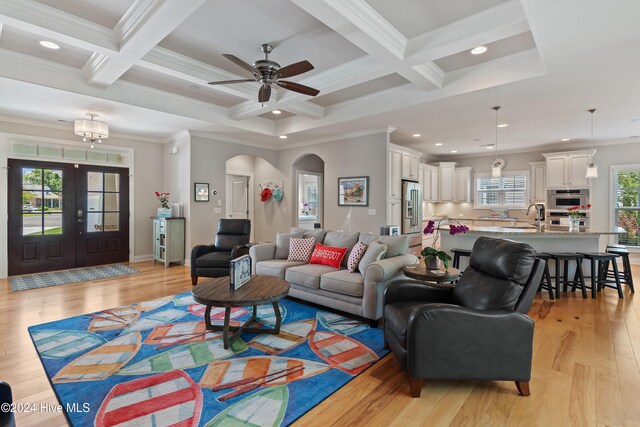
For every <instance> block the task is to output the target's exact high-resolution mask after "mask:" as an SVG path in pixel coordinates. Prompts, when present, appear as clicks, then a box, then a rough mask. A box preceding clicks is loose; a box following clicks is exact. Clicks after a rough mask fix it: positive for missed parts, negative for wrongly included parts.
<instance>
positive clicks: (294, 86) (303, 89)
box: [278, 80, 320, 96]
mask: <svg viewBox="0 0 640 427" xmlns="http://www.w3.org/2000/svg"><path fill="white" fill-rule="evenodd" d="M278 86H280V87H282V88H285V89H288V90H292V91H294V92H298V93H301V94H303V95H310V96H316V95H317V94H319V93H320V91H319V90H318V89H314V88H312V87H309V86H305V85H301V84H300V83H294V82H288V81H285V80H280V81H278Z"/></svg>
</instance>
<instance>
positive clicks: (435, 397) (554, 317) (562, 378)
mask: <svg viewBox="0 0 640 427" xmlns="http://www.w3.org/2000/svg"><path fill="white" fill-rule="evenodd" d="M133 266H134V267H135V268H137V269H139V270H141V271H142V273H141V274H137V275H132V276H126V277H121V278H115V279H108V280H101V281H95V282H83V283H78V284H69V285H63V286H56V287H50V288H45V289H37V290H31V291H22V292H11V291H10V290H9V284H8V281H7V280H0V325H1V328H2V329H1V331H2V332H0V379H2V380H4V381H7V382H8V383H10V384H11V385H12V388H13V393H14V400H15V401H16V402H21V403H29V404H34V403H35V404H36V405H37V407H40V404H41V403H50V404H52V405H53V404H57V401H56V398H55V396H54V394H53V391H52V390H51V387H50V385H49V382H48V381H47V378H46V376H45V373H44V370H43V368H42V365H41V364H40V361H39V359H38V357H37V355H36V352H35V350H34V348H33V345H32V343H31V339H30V338H29V335H28V333H27V327H28V326H30V325H35V324H39V323H44V322H49V321H52V320H58V319H62V318H66V317H70V316H75V315H80V314H84V313H88V312H92V311H97V310H101V309H105V308H111V307H116V306H119V305H123V304H130V303H135V302H140V301H145V300H149V299H154V298H157V297H160V296H164V295H170V294H174V293H178V292H183V291H187V290H189V289H191V284H190V278H189V270H188V268H186V267H180V266H174V267H170V268H168V269H165V268H163V267H160V266H159V265H158V266H154V265H153V264H152V263H151V262H145V263H137V264H133ZM634 268H635V270H634V273H635V277H636V278H638V280H637V282H636V283H638V284H639V285H638V286H640V268H638V267H634ZM639 295H640V292H639ZM545 297H546V294H545ZM634 297H635V298H634ZM529 314H530V315H531V316H532V317H533V318H534V319H535V322H536V329H535V343H534V357H533V374H532V375H533V377H532V379H531V396H530V397H521V396H518V394H517V392H516V389H515V386H514V384H513V383H512V382H490V381H486V382H473V381H430V382H426V384H425V385H424V388H423V390H422V397H420V398H419V399H413V398H411V397H409V389H408V384H407V381H406V377H405V374H404V373H403V372H401V371H400V369H399V368H398V365H397V363H396V361H395V360H394V359H393V356H391V355H388V356H386V357H385V358H383V359H382V360H381V361H380V362H378V363H377V364H376V365H374V366H373V367H372V368H370V369H368V370H367V371H366V372H365V373H363V374H362V375H360V376H359V377H357V378H356V379H354V380H353V381H351V382H350V383H349V384H347V385H346V386H345V387H343V388H342V389H340V390H339V391H338V392H336V393H335V394H334V395H333V396H331V397H329V398H328V399H326V400H325V401H324V402H322V403H321V404H320V405H318V406H317V407H316V408H314V409H313V410H312V411H310V412H309V413H307V414H306V415H305V416H304V417H303V418H301V419H300V420H299V421H298V422H297V423H296V425H298V426H329V425H339V426H341V427H342V426H346V425H357V426H363V425H374V426H377V425H380V426H389V425H391V426H413V425H425V426H437V425H442V426H446V425H465V426H475V425H491V426H506V425H512V426H533V425H544V426H561V425H590V426H595V425H608V426H625V425H627V426H640V297H638V296H634V295H632V294H630V292H629V290H628V289H625V298H624V299H623V300H620V299H618V296H617V294H616V292H615V290H613V289H607V290H606V292H605V295H604V297H602V296H601V295H599V298H598V299H597V300H592V299H590V298H589V299H587V300H583V299H582V298H581V297H576V296H574V295H568V296H564V297H563V298H562V299H561V300H559V301H556V302H551V301H549V300H548V299H542V298H540V297H539V296H538V297H537V298H536V300H535V302H534V305H533V307H532V309H531V312H530V313H529ZM96 410H97V409H96ZM17 423H18V425H19V426H44V425H46V426H61V425H66V421H65V418H64V416H63V415H62V414H55V413H47V412H35V413H29V414H18V416H17Z"/></svg>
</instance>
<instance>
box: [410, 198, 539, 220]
mask: <svg viewBox="0 0 640 427" xmlns="http://www.w3.org/2000/svg"><path fill="white" fill-rule="evenodd" d="M492 211H493V210H492V209H474V208H473V203H451V202H444V203H429V202H423V204H422V217H423V218H434V217H436V216H438V217H439V216H447V217H450V218H480V217H488V216H495V215H492V213H493V212H492ZM506 211H507V215H506V216H508V217H512V218H517V219H519V220H522V221H531V220H533V219H534V218H535V210H533V209H531V213H530V214H529V215H527V214H526V212H527V210H526V209H506Z"/></svg>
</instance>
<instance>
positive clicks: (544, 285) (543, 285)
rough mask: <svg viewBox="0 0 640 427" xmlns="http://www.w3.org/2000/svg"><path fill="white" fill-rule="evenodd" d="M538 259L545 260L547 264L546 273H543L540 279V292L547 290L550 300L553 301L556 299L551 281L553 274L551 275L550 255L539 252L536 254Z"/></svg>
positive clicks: (545, 266)
mask: <svg viewBox="0 0 640 427" xmlns="http://www.w3.org/2000/svg"><path fill="white" fill-rule="evenodd" d="M536 258H538V259H541V260H543V261H544V262H545V265H544V271H543V273H542V278H541V279H540V286H539V288H538V290H540V289H546V290H547V291H548V292H549V298H550V299H552V300H553V299H555V298H554V297H553V282H552V281H551V274H550V273H549V258H550V255H549V254H545V253H542V252H537V253H536Z"/></svg>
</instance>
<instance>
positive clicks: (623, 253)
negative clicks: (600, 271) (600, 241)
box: [606, 245, 635, 293]
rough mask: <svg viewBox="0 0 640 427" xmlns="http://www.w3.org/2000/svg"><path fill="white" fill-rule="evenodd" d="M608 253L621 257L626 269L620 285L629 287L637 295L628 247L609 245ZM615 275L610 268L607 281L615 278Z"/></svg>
mask: <svg viewBox="0 0 640 427" xmlns="http://www.w3.org/2000/svg"><path fill="white" fill-rule="evenodd" d="M606 252H609V253H612V254H616V255H620V258H622V267H623V268H624V271H622V272H621V277H620V283H625V284H626V285H627V286H629V289H631V292H634V293H635V289H634V288H633V274H632V273H631V263H630V262H629V251H628V250H627V247H626V246H623V245H607V250H606ZM607 267H608V266H607ZM614 274H615V273H614V272H611V271H609V268H607V279H608V278H614V277H613V275H614Z"/></svg>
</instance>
